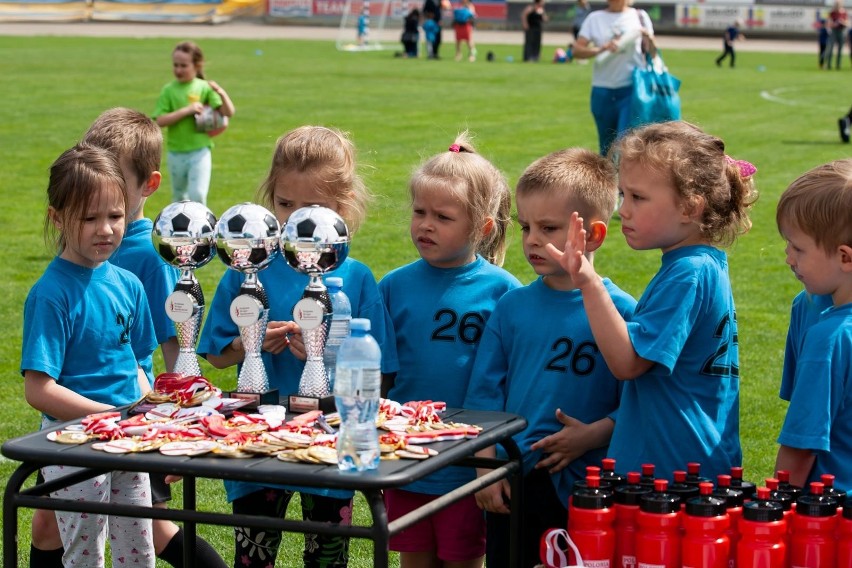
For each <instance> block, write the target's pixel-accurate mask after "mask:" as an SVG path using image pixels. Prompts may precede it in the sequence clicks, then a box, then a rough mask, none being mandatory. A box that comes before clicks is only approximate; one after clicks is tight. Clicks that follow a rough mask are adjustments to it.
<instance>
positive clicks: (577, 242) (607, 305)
mask: <svg viewBox="0 0 852 568" xmlns="http://www.w3.org/2000/svg"><path fill="white" fill-rule="evenodd" d="M547 251H548V253H549V254H550V256H551V257H552V258H553V259H554V260H556V261H557V262H558V263H559V264H560V265H561V266H562V268H564V269H565V271H566V272H567V273H568V274H569V275H570V276H571V280H572V281H573V283H574V285H575V286H577V288H579V289H580V292H581V293H582V294H583V306H584V307H585V308H586V315H587V317H588V318H589V324H590V326H591V328H592V334H593V335H594V336H595V340H596V341H597V345H598V349H600V350H601V354H602V355H603V357H604V360H605V361H606V364H607V366H608V367H609V370H610V371H612V374H613V375H614V376H615V377H616V378H617V379H622V380H627V379H635V378H636V377H638V376H639V375H641V374H642V373H644V372H645V371H647V370H648V369H650V368H651V367H652V366H653V365H654V362H653V361H649V360H647V359H643V358H642V357H640V356H639V355H638V354H637V353H636V350H635V349H634V348H633V342H632V341H631V340H630V335H629V334H628V333H627V322H626V321H625V320H624V318H623V317H622V315H621V314H620V313H619V312H618V310H617V309H616V307H615V304H614V303H613V301H612V298H611V297H610V295H609V292H607V289H606V287H605V286H604V283H603V280H602V279H601V277H600V276H598V274H597V273H596V272H595V268H594V266H592V263H591V262H589V259H588V258H586V255H585V252H586V230H585V229H584V228H583V219H582V217H580V216H579V215H578V214H577V213H576V212H574V213H572V214H571V226H570V228H569V230H568V239H567V241H566V242H565V252H561V251H560V250H559V249H557V248H556V247H555V246H553V245H552V244H550V243H548V244H547Z"/></svg>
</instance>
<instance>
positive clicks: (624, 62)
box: [573, 0, 654, 155]
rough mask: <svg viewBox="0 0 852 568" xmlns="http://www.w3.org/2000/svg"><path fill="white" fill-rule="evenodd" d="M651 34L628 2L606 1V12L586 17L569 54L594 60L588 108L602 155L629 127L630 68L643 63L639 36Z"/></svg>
mask: <svg viewBox="0 0 852 568" xmlns="http://www.w3.org/2000/svg"><path fill="white" fill-rule="evenodd" d="M653 35H654V29H653V27H652V25H651V19H650V18H649V17H648V15H647V14H646V13H645V12H643V11H640V10H637V9H635V8H631V7H630V6H629V4H628V0H607V7H606V9H605V10H596V11H594V12H592V13H591V14H589V16H588V17H587V18H586V19H585V20H584V21H583V25H582V27H581V28H580V34H579V37H578V38H577V41H576V42H575V43H574V48H573V55H574V57H575V58H577V59H588V58H592V57H594V59H595V61H594V69H593V72H592V96H591V107H592V116H593V117H594V119H595V124H596V125H597V128H598V141H599V144H600V153H601V154H602V155H606V154H607V152H608V151H609V147H610V145H611V144H612V143H613V142H614V141H615V139H616V138H617V137H618V136H619V135H620V134H621V133H622V132H624V131H625V130H627V128H628V126H629V124H630V113H629V111H630V97H631V94H632V92H633V69H635V68H636V66H637V65H641V64H642V62H643V58H644V56H643V55H642V41H641V40H642V37H643V36H648V37H653Z"/></svg>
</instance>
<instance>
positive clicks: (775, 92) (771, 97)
mask: <svg viewBox="0 0 852 568" xmlns="http://www.w3.org/2000/svg"><path fill="white" fill-rule="evenodd" d="M794 90H796V89H795V88H794V87H780V88H778V89H772V90H771V91H760V98H762V99H766V100H767V101H770V102H773V103H778V104H782V105H787V106H799V105H800V104H803V103H801V102H799V101H796V100H792V99H786V98H783V97H781V96H780V95H782V94H784V93H786V92H788V91H794Z"/></svg>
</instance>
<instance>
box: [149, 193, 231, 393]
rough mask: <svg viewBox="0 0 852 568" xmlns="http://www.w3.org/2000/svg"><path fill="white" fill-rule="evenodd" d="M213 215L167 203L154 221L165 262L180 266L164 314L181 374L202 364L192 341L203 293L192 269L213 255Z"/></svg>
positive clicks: (197, 206)
mask: <svg viewBox="0 0 852 568" xmlns="http://www.w3.org/2000/svg"><path fill="white" fill-rule="evenodd" d="M215 227H216V217H215V216H214V215H213V213H211V212H210V210H209V209H207V207H205V206H204V205H202V204H201V203H197V202H194V201H179V202H177V203H172V204H171V205H167V206H166V207H165V209H163V210H162V211H160V214H159V215H157V218H156V219H155V220H154V229H153V230H152V231H151V240H152V241H153V242H154V248H155V249H156V250H157V252H158V253H159V254H160V256H161V257H162V258H163V260H165V261H166V262H167V263H168V264H171V265H172V266H175V267H177V268H179V269H180V271H181V273H180V279H179V280H178V282H177V284H175V288H174V291H173V292H172V293H171V294H170V295H169V297H168V298H167V299H166V306H165V308H166V315H167V316H168V317H169V319H170V320H172V321H173V322H174V324H175V331H176V332H177V340H178V346H179V348H180V350H179V351H178V356H177V359H176V360H175V367H174V369H173V371H174V372H175V373H180V374H181V375H184V376H200V375H201V367H200V366H199V365H198V357H197V356H196V354H195V343H196V341H198V332H199V331H201V320H202V318H203V317H204V293H203V292H202V291H201V285H200V284H199V283H198V280H197V279H196V278H195V271H196V270H197V269H199V268H201V267H202V266H204V265H205V264H207V263H208V262H210V260H211V259H212V258H213V255H215V254H216V242H215V229H214V228H215Z"/></svg>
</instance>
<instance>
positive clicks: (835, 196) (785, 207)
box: [775, 158, 852, 253]
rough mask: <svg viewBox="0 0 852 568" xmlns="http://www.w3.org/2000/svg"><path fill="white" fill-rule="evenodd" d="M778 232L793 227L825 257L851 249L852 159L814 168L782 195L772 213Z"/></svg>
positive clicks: (800, 177)
mask: <svg viewBox="0 0 852 568" xmlns="http://www.w3.org/2000/svg"><path fill="white" fill-rule="evenodd" d="M775 222H776V223H777V225H778V229H779V230H780V229H781V223H785V222H786V223H792V224H793V225H795V226H796V227H798V228H799V229H800V230H801V231H802V232H803V233H805V234H806V235H808V236H809V237H811V238H812V239H813V240H814V242H815V243H816V244H817V246H818V247H820V248H822V249H823V250H824V251H825V252H826V253H833V252H834V251H835V250H837V247H839V246H841V245H847V246H852V158H845V159H843V160H835V161H833V162H829V163H827V164H823V165H821V166H817V167H815V168H813V169H811V170H809V171H807V172H805V173H804V174H802V175H801V176H799V177H798V178H797V179H796V180H795V181H794V182H793V183H791V184H790V186H789V187H788V188H787V189H786V190H785V191H784V193H782V194H781V198H780V199H779V200H778V208H777V209H776V211H775Z"/></svg>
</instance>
